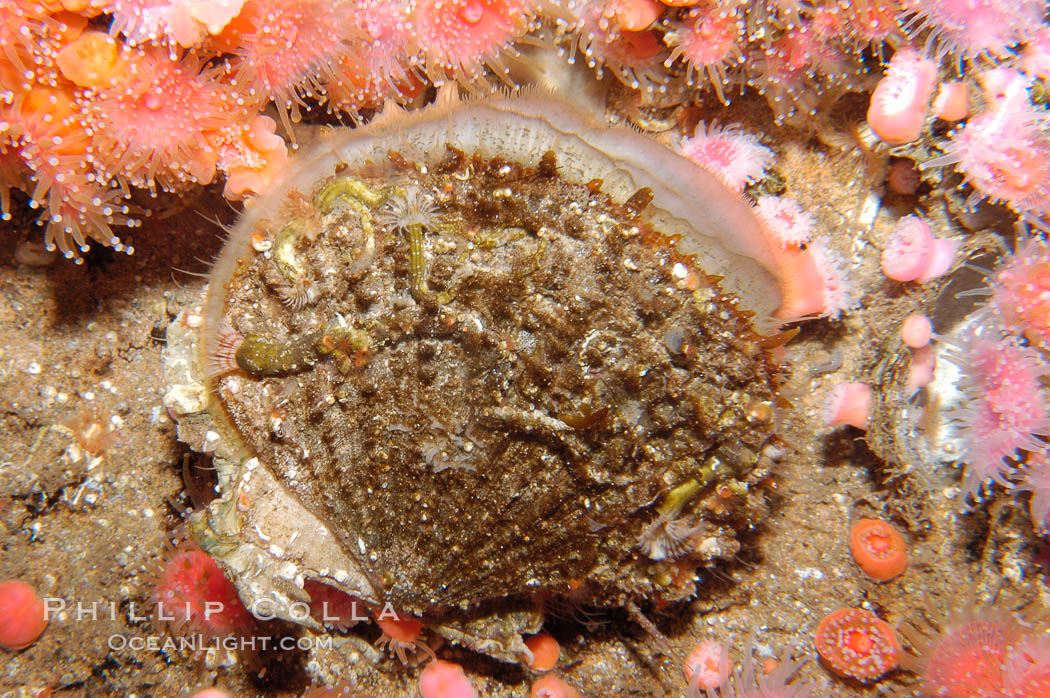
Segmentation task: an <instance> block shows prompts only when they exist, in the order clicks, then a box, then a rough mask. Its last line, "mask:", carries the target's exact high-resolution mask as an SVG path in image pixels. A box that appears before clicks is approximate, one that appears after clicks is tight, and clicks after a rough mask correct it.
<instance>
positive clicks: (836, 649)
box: [814, 608, 901, 681]
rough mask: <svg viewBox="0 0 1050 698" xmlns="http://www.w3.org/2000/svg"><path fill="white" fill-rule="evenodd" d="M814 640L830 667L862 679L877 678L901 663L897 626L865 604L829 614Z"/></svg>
mask: <svg viewBox="0 0 1050 698" xmlns="http://www.w3.org/2000/svg"><path fill="white" fill-rule="evenodd" d="M814 642H815V644H816V646H817V654H819V655H820V659H821V661H822V662H824V664H825V665H826V666H827V667H828V668H829V669H831V670H832V671H834V672H835V673H836V674H838V675H839V676H845V677H849V678H853V679H857V680H858V681H874V680H876V679H878V678H880V677H882V676H883V675H884V674H886V673H887V672H890V671H892V670H893V669H895V668H897V666H898V665H899V664H900V653H901V645H900V641H899V640H897V635H896V633H894V632H893V628H891V627H890V626H889V625H888V624H887V623H885V622H884V621H882V620H880V619H879V618H878V616H876V615H875V614H874V613H872V612H871V611H865V610H864V609H863V608H841V609H839V610H837V611H835V612H834V613H831V614H829V615H827V616H826V617H825V618H824V619H823V620H822V621H820V624H819V625H818V626H817V632H816V636H815V637H814Z"/></svg>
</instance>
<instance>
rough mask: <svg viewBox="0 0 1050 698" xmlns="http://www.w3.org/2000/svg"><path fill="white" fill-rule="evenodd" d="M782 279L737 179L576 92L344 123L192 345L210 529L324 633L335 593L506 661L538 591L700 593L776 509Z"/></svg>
mask: <svg viewBox="0 0 1050 698" xmlns="http://www.w3.org/2000/svg"><path fill="white" fill-rule="evenodd" d="M774 268H775V267H774V263H773V261H772V257H771V255H770V254H769V250H768V245H767V243H765V241H764V238H762V236H761V234H760V233H759V232H758V228H757V225H756V224H755V223H754V220H753V216H751V214H750V211H749V210H748V208H747V207H746V205H745V204H743V203H742V202H741V201H740V200H739V199H738V198H736V197H734V196H733V195H732V194H731V193H729V192H728V191H727V190H725V189H724V188H723V187H722V185H721V184H719V183H718V182H717V181H715V180H714V179H713V178H712V177H710V176H709V175H707V174H706V173H704V172H702V171H700V170H698V169H697V168H696V167H695V166H693V165H692V164H691V163H689V162H688V161H685V160H684V159H681V158H679V157H678V156H677V155H674V154H673V153H671V152H670V151H668V150H667V149H666V148H664V147H663V146H661V145H659V144H657V143H655V142H653V141H651V140H649V139H647V138H646V137H644V136H642V135H640V134H636V133H633V132H630V131H627V130H616V129H607V128H602V127H597V126H595V125H593V124H591V123H590V122H589V120H588V119H587V118H586V117H584V116H582V115H580V114H578V113H577V112H575V111H573V109H572V108H571V107H570V106H569V105H568V104H567V103H565V102H562V101H559V100H555V99H551V98H546V97H531V96H516V97H505V98H494V99H490V100H487V101H484V102H467V103H460V102H457V101H454V100H449V99H442V100H441V102H440V103H439V104H438V105H435V106H432V107H430V108H428V109H426V110H423V111H422V112H418V113H414V114H405V113H403V112H393V111H392V112H388V113H384V115H382V116H381V117H380V118H378V119H377V120H376V121H375V122H373V123H372V124H370V125H369V126H368V127H365V128H360V129H352V130H351V129H345V130H335V131H333V132H331V133H330V134H329V135H328V136H326V138H325V139H324V141H323V142H322V143H320V144H319V145H317V146H316V147H315V148H314V149H313V150H312V151H309V152H307V153H305V154H303V155H300V156H299V157H298V158H297V159H296V160H295V161H293V163H292V165H291V170H290V173H289V175H288V177H287V178H286V179H285V181H284V183H283V184H282V185H280V186H278V187H277V188H276V189H275V191H274V192H273V193H271V194H269V195H267V196H265V197H262V198H260V199H259V200H257V201H255V202H254V204H253V205H252V206H251V207H250V208H249V209H248V210H247V211H246V213H245V214H244V215H243V217H242V218H241V220H240V221H239V222H238V223H237V225H236V227H235V228H234V230H233V232H232V234H231V235H230V238H229V241H228V242H227V244H226V246H225V248H224V250H223V252H222V254H221V257H220V259H219V262H218V263H217V265H216V267H215V270H214V272H213V276H212V278H211V280H210V283H209V289H208V295H207V298H206V300H205V304H204V308H203V312H202V313H201V315H202V316H203V327H202V328H201V329H198V327H197V325H198V324H199V323H198V322H196V321H194V320H193V319H192V318H187V317H182V318H179V319H178V320H176V321H175V323H173V324H172V326H171V327H170V328H169V331H168V335H169V348H168V356H167V374H168V383H169V388H168V393H167V395H166V396H165V404H166V405H167V406H168V407H169V408H170V409H171V411H172V412H173V413H174V414H176V415H177V416H178V418H179V434H180V437H181V438H182V439H183V440H185V441H186V442H187V443H189V444H191V445H192V446H193V447H194V448H196V449H199V450H204V451H209V452H214V454H215V464H216V467H217V469H218V473H219V488H218V489H219V497H218V498H217V499H216V500H214V501H213V502H212V503H211V504H210V505H209V506H208V507H207V508H206V509H204V510H203V511H200V512H198V513H197V514H195V515H194V516H193V518H192V520H191V524H190V529H191V533H192V535H193V537H194V538H195V539H196V540H197V542H198V543H199V544H200V545H201V546H202V547H203V548H204V549H205V550H207V551H208V552H209V553H211V554H212V555H213V556H214V557H215V558H216V559H217V560H219V561H220V562H221V563H222V564H223V565H224V566H225V567H226V568H227V570H228V571H229V572H230V573H231V576H232V577H233V579H234V581H235V583H236V585H237V587H238V590H239V593H240V594H241V596H242V598H244V600H245V601H246V602H247V603H249V605H255V606H260V605H265V608H266V610H267V611H268V612H272V613H275V614H276V615H277V616H280V617H283V618H286V619H288V620H295V621H297V622H300V623H302V624H305V625H307V626H310V627H312V628H314V629H315V630H319V629H320V627H319V626H318V625H317V624H316V623H315V622H314V621H313V620H311V619H310V618H309V617H304V614H303V613H301V612H299V613H296V610H295V609H296V607H297V604H296V602H300V604H299V607H300V608H301V602H302V601H305V600H306V599H307V598H308V597H307V595H306V594H305V592H304V591H303V583H304V581H305V580H310V579H313V580H317V581H321V582H323V583H325V584H328V585H330V586H332V587H335V588H337V589H339V590H341V591H343V592H346V593H348V594H352V595H354V596H357V597H360V598H362V599H364V600H366V601H368V602H369V603H373V604H382V603H387V602H389V603H390V604H392V605H393V606H394V607H395V608H397V609H398V610H400V611H403V612H408V613H412V614H415V615H419V616H421V617H422V618H423V619H424V621H425V622H426V623H427V624H428V626H429V627H431V628H432V629H433V630H435V631H436V632H438V633H440V634H443V635H445V636H446V637H448V638H450V639H452V640H454V641H456V642H459V643H462V644H466V645H468V646H470V647H473V648H475V649H478V650H479V651H483V652H486V653H487V654H490V655H492V656H496V657H500V658H502V659H505V660H508V661H513V660H515V659H516V658H517V656H518V653H519V652H521V650H522V647H523V645H522V643H521V639H520V634H519V633H520V632H522V631H526V630H535V629H536V628H537V627H538V623H539V618H538V615H537V613H536V612H535V611H534V610H532V609H534V607H535V603H534V601H535V599H537V598H540V597H546V596H550V595H570V594H571V595H572V597H573V598H574V600H576V601H579V602H582V603H587V604H593V605H597V606H619V605H625V604H627V603H629V602H637V601H645V600H657V599H660V600H672V601H673V600H678V599H684V598H688V597H689V596H690V595H691V594H692V593H693V591H694V585H695V582H694V578H693V572H694V570H695V569H696V568H697V567H698V566H700V565H702V564H706V563H710V562H711V561H713V560H717V559H719V558H724V557H728V556H731V555H732V554H733V553H734V552H735V550H736V549H737V547H738V544H737V542H736V532H737V531H739V530H741V529H743V528H745V527H747V526H750V525H752V524H753V523H754V522H755V521H756V520H757V518H758V517H759V516H760V515H761V513H762V510H763V509H762V503H761V495H757V494H753V493H752V491H751V489H750V485H751V484H752V483H753V482H754V481H755V480H756V479H758V478H759V477H761V475H762V471H763V466H762V462H763V459H762V455H761V454H762V452H763V449H764V447H765V446H766V444H767V443H768V441H769V439H770V438H771V436H772V435H773V433H774V431H775V419H776V407H777V405H778V401H779V398H778V386H779V379H778V370H777V367H776V364H775V361H774V360H773V354H772V352H773V349H772V345H774V344H776V343H777V338H776V337H774V338H772V339H771V338H769V337H768V336H767V335H766V334H763V333H764V332H765V331H767V330H768V329H769V328H770V327H772V323H771V322H769V321H768V318H769V317H770V316H771V315H772V314H773V313H774V312H775V311H776V309H777V307H778V306H779V304H780V291H779V286H778V283H777V281H776V273H775V271H770V270H771V269H774ZM726 488H729V489H730V490H731V491H732V492H734V493H735V495H734V499H735V502H736V503H735V504H734V505H732V506H730V505H727V504H726V501H727V500H726V499H725V497H723V496H720V495H719V494H718V491H719V490H721V491H722V494H724V493H725V490H726ZM514 609H518V610H517V611H514Z"/></svg>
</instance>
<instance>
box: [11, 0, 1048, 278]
mask: <svg viewBox="0 0 1050 698" xmlns="http://www.w3.org/2000/svg"><path fill="white" fill-rule="evenodd" d="M1042 11H1043V4H1042V3H1040V2H1038V1H1037V0H1023V1H1019V2H1014V3H1002V2H977V3H959V2H946V1H942V0H929V1H925V2H922V3H916V2H911V1H910V0H880V1H879V2H857V3H841V2H833V1H831V0H819V1H816V2H810V3H796V2H776V1H774V0H768V1H767V2H753V3H741V2H738V1H737V0H717V1H713V2H707V3H703V4H699V5H698V4H696V3H690V2H682V1H680V0H675V1H672V0H667V1H666V2H665V3H663V4H660V3H657V2H655V1H654V0H633V1H631V0H223V1H222V2H220V1H218V0H216V1H214V2H209V1H205V2H201V1H199V0H194V1H192V2H191V1H189V0H150V1H149V2H143V1H142V0H62V1H61V2H59V1H58V0H0V45H2V46H3V51H2V52H0V77H2V80H0V85H2V91H0V209H2V211H3V215H4V216H5V217H6V216H9V215H10V212H11V207H12V201H11V191H12V190H19V191H21V192H24V194H25V196H26V198H22V197H17V198H18V201H19V203H22V202H25V203H27V204H28V205H29V206H30V207H32V208H34V209H37V210H38V211H39V212H40V215H39V222H40V223H41V224H42V225H43V226H45V228H46V231H45V233H44V239H45V242H46V244H47V245H48V246H49V247H50V248H57V249H58V250H60V251H61V252H62V253H63V254H65V255H66V256H67V257H72V258H76V259H79V258H80V255H81V254H82V253H84V252H85V251H86V250H87V249H88V248H89V245H90V243H91V242H92V241H94V242H96V243H100V244H102V245H105V246H111V247H113V248H116V249H118V250H125V251H128V252H130V251H131V248H130V247H129V246H127V245H126V244H125V243H123V242H121V239H120V235H123V233H121V229H122V228H124V227H133V226H135V225H137V224H138V223H139V221H140V219H141V217H142V216H143V215H145V214H147V213H148V208H145V207H143V204H142V203H141V201H148V199H144V198H142V197H138V198H133V196H132V194H133V193H134V191H135V190H137V189H145V190H147V191H148V192H154V191H155V190H156V189H164V190H171V191H184V190H186V189H188V188H191V187H194V186H198V185H203V184H208V183H210V182H212V181H214V180H216V179H224V181H225V194H226V196H227V197H229V198H241V197H244V196H250V195H253V194H257V193H260V192H262V191H264V190H266V189H267V188H268V187H269V186H270V185H271V184H272V183H273V182H274V181H275V179H276V178H277V177H278V176H279V175H280V174H281V172H282V170H283V169H284V167H285V164H286V159H287V145H286V141H287V140H294V137H295V136H294V130H293V129H292V124H293V123H294V122H295V121H297V120H299V119H300V118H303V117H304V116H305V115H307V114H308V113H309V112H315V113H316V114H315V115H314V116H312V117H311V118H339V119H344V118H345V119H348V120H357V119H359V118H362V117H369V116H370V115H371V114H372V113H373V112H374V110H375V109H377V108H380V107H381V106H382V105H383V104H384V103H386V102H388V101H391V100H393V101H395V102H398V103H402V104H405V103H409V102H415V101H417V100H421V99H425V98H426V94H427V93H426V89H425V88H426V87H427V86H428V84H433V85H440V84H442V83H444V82H447V81H450V80H451V81H457V82H459V83H461V84H463V85H465V86H466V87H467V88H468V89H470V90H472V91H475V92H480V91H483V90H487V89H489V88H491V87H492V86H493V85H499V84H502V85H508V86H514V85H515V84H516V80H517V79H518V78H517V77H516V76H517V75H518V74H520V72H521V71H518V72H512V71H511V70H510V67H511V66H512V65H517V66H521V65H526V66H527V65H529V64H530V62H531V61H532V60H533V58H532V57H530V56H529V55H528V54H529V53H530V52H531V53H534V52H536V51H554V50H557V51H560V52H562V53H563V55H565V56H566V57H567V58H568V59H569V60H570V61H576V60H582V61H584V62H586V63H587V64H588V65H590V66H591V67H593V68H594V69H595V71H596V72H597V73H598V74H602V73H609V74H611V75H613V76H615V78H616V79H617V80H618V81H619V82H620V83H621V84H622V86H623V88H624V89H627V90H635V91H638V92H640V93H642V100H643V101H650V102H653V103H658V101H659V100H661V99H663V100H667V99H670V100H672V101H673V102H674V103H687V104H688V103H693V102H697V103H699V102H701V101H703V100H704V98H705V95H708V94H709V95H711V96H712V97H713V98H714V99H716V100H718V101H721V102H724V103H728V102H729V101H730V100H731V99H732V98H733V97H734V96H735V95H737V94H740V93H742V92H744V91H747V90H754V91H756V92H758V93H760V94H761V95H763V96H764V97H765V98H766V100H767V101H768V103H769V105H770V107H771V109H772V111H773V113H774V117H775V119H776V121H777V122H782V121H785V120H790V119H795V120H796V122H797V123H805V121H806V119H808V117H810V116H812V115H814V114H816V113H817V112H818V111H819V110H822V109H825V108H827V107H830V106H831V105H832V104H833V103H834V102H835V101H836V100H837V99H838V98H839V97H840V96H842V95H843V94H844V93H845V92H847V91H850V90H862V89H865V87H866V84H867V83H866V82H865V80H864V78H865V75H866V74H867V73H870V72H871V70H872V68H873V67H874V66H872V65H865V60H868V61H869V62H871V58H870V54H865V51H867V50H868V49H869V48H874V49H875V51H874V53H875V54H877V55H882V53H883V52H885V51H887V50H897V49H901V48H904V47H908V46H909V45H911V46H912V47H914V48H912V49H909V51H911V52H912V53H915V52H918V51H922V52H923V53H924V54H928V56H929V59H928V60H927V63H929V64H931V65H932V64H933V63H934V61H936V60H937V59H942V60H943V62H944V63H945V64H950V63H954V64H960V63H966V64H967V65H970V64H973V63H974V62H976V61H977V60H978V59H979V58H994V59H995V60H997V61H1002V62H1010V63H1014V64H1016V65H1017V66H1018V67H1022V68H1023V69H1024V70H1026V71H1028V74H1029V75H1031V76H1035V75H1039V74H1041V73H1044V72H1046V70H1047V68H1046V66H1047V65H1050V60H1048V59H1047V58H1046V54H1047V50H1046V47H1047V45H1048V44H1050V41H1048V40H1047V34H1048V32H1047V29H1046V27H1045V25H1043V24H1042V23H1041V22H1042V21H1043V17H1042ZM1021 49H1023V51H1022V50H1021ZM672 95H674V96H673V97H672ZM267 111H268V112H269V113H264V112H267ZM323 112H327V114H324V113H323ZM329 114H330V115H331V116H327V115H329ZM799 117H802V118H799ZM980 119H981V117H978V121H979V120H980ZM985 121H988V122H989V123H980V124H978V123H977V121H975V124H974V126H973V127H971V128H969V129H968V130H966V131H961V132H960V133H959V134H958V137H957V138H956V140H955V141H953V142H952V143H951V144H949V152H948V154H947V155H946V158H947V160H946V162H954V163H959V166H960V167H961V168H965V169H966V171H967V176H968V177H969V178H970V180H971V181H972V182H973V184H974V186H975V188H976V189H977V190H978V192H979V195H980V196H991V197H993V198H995V197H998V198H1005V196H1004V195H1003V194H1002V193H999V190H998V189H997V188H996V187H994V186H991V187H990V188H989V185H990V183H993V182H994V180H993V179H989V176H990V174H991V173H990V171H989V170H988V168H986V167H985V168H983V169H982V167H979V166H977V165H974V164H973V162H972V159H969V158H968V155H967V154H968V152H969V149H971V144H973V143H975V139H976V140H979V139H980V138H981V137H984V136H985V135H986V134H987V133H989V132H992V133H993V135H995V134H1005V135H1012V136H1013V137H1015V140H1016V138H1025V139H1027V141H1032V142H1036V141H1039V139H1040V137H1039V134H1038V132H1037V131H1035V130H1033V129H1032V128H1030V127H1028V126H1022V127H1021V128H1019V129H1013V130H1011V129H1010V128H1009V127H1006V128H1003V126H1004V125H1003V124H1002V123H1001V121H999V120H995V119H991V118H989V119H985ZM920 126H921V123H920ZM997 129H998V130H997ZM144 134H148V137H146V136H145V135H144ZM279 134H281V135H279ZM1027 141H1026V142H1027ZM982 142H989V143H991V146H990V147H991V148H992V150H993V151H996V152H998V150H997V146H996V145H995V142H996V138H990V139H989V138H988V137H984V140H983V141H982ZM1005 142H1006V141H1004V143H1005ZM1028 145H1031V143H1028ZM1004 147H1005V145H1004ZM1021 152H1022V150H1018V149H1014V150H1013V151H1011V153H1012V154H1011V153H1004V154H1003V156H1002V157H1001V158H1000V159H1001V160H1002V159H1004V158H1013V157H1015V156H1016V155H1017V154H1018V153H1021ZM1033 152H1034V154H1030V155H1028V156H1026V157H1028V159H1029V160H1032V161H1033V163H1032V164H1037V162H1036V161H1038V160H1039V159H1040V158H1042V157H1043V154H1044V150H1041V149H1036V150H1035V151H1033ZM992 160H993V164H994V160H995V158H994V157H993V158H992ZM1045 169H1047V168H1044V170H1045ZM747 177H749V175H745V178H747ZM1022 184H1023V183H1022V182H1021V181H1020V180H1019V179H1017V178H1016V177H1015V178H1013V180H1012V184H1011V186H1012V188H1008V189H1007V191H1006V196H1009V195H1010V194H1011V193H1017V191H1018V187H1020V186H1021V185H1022ZM1022 188H1023V187H1022ZM1019 196H1020V195H1019ZM1024 196H1028V197H1029V198H1030V200H1026V202H1025V203H1024V205H1025V206H1027V207H1029V208H1031V207H1032V206H1033V205H1035V204H1041V203H1042V201H1044V200H1045V198H1046V194H1045V189H1044V190H1042V192H1041V193H1037V194H1036V195H1034V196H1033V195H1031V194H1025V195H1024ZM133 202H136V203H133ZM1033 202H1034V204H1033ZM829 264H832V265H833V263H829Z"/></svg>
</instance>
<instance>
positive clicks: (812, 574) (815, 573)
mask: <svg viewBox="0 0 1050 698" xmlns="http://www.w3.org/2000/svg"><path fill="white" fill-rule="evenodd" d="M795 574H797V575H798V577H799V579H802V580H806V579H824V573H823V572H821V571H820V570H818V569H817V568H816V567H800V568H798V569H796V570H795Z"/></svg>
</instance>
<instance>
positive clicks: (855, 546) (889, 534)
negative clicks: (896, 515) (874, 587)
mask: <svg viewBox="0 0 1050 698" xmlns="http://www.w3.org/2000/svg"><path fill="white" fill-rule="evenodd" d="M849 549H850V552H851V553H853V559H854V560H856V561H857V565H858V566H859V567H860V568H861V569H862V570H864V573H865V574H866V575H868V576H869V577H871V578H872V579H877V580H878V581H880V582H887V581H889V580H891V579H893V578H894V577H897V576H899V575H900V574H901V573H902V572H904V570H905V568H907V566H908V549H907V543H906V542H905V541H904V536H902V535H901V534H900V533H899V532H898V531H897V529H895V528H894V527H893V526H890V525H889V524H888V523H886V522H885V521H882V520H881V519H860V520H859V521H857V523H855V524H853V528H852V529H851V530H850V534H849Z"/></svg>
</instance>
